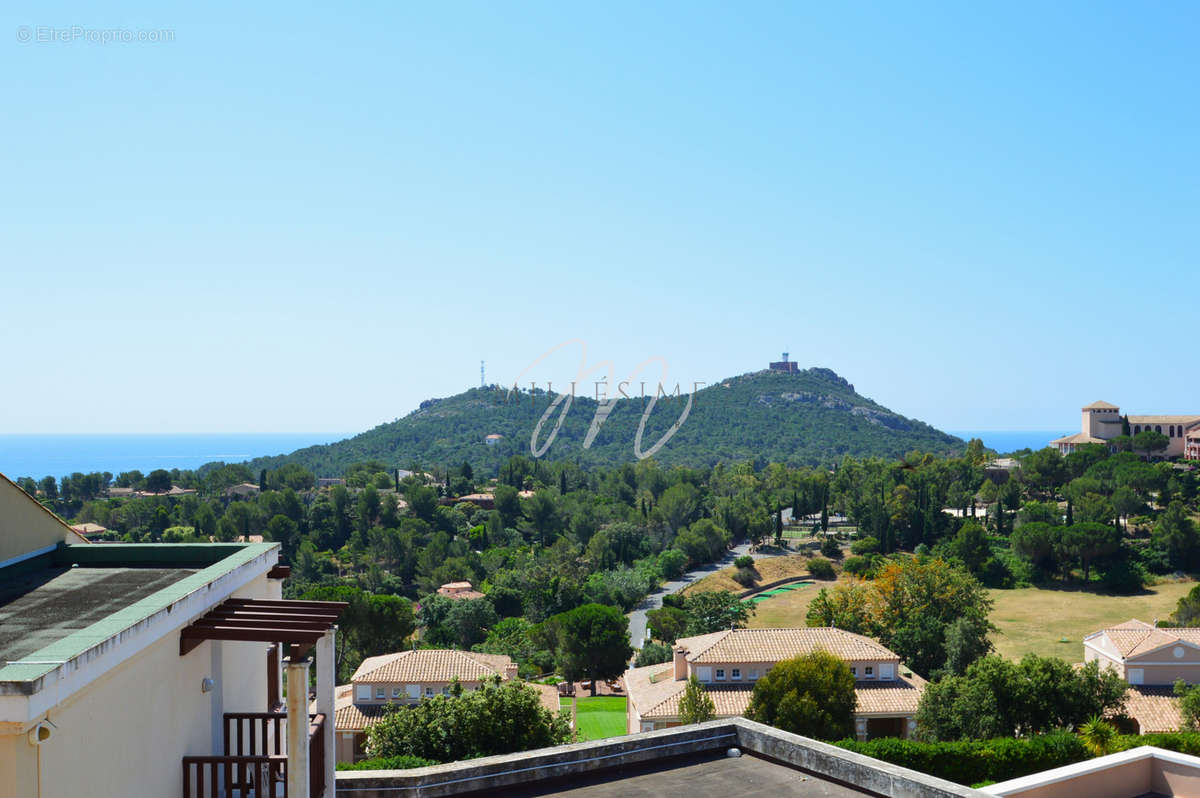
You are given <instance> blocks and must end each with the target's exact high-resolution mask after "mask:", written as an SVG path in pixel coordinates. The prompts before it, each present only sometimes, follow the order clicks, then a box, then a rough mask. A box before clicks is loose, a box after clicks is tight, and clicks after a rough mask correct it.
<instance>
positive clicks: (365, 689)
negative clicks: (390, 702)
mask: <svg viewBox="0 0 1200 798" xmlns="http://www.w3.org/2000/svg"><path fill="white" fill-rule="evenodd" d="M358 700H359V701H370V700H371V685H369V684H360V685H359V686H358Z"/></svg>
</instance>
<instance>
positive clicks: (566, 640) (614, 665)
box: [533, 604, 633, 695]
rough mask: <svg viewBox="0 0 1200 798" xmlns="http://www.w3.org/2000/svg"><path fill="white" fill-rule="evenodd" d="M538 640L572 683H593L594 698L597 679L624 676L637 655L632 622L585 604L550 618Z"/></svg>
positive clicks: (609, 610) (538, 632)
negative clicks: (632, 658) (630, 626)
mask: <svg viewBox="0 0 1200 798" xmlns="http://www.w3.org/2000/svg"><path fill="white" fill-rule="evenodd" d="M533 636H534V639H535V640H537V641H541V642H543V643H544V647H545V648H547V649H549V650H550V651H553V652H554V657H555V661H556V662H557V663H558V667H559V670H560V671H561V672H562V675H563V676H564V677H566V678H567V679H568V680H570V681H575V680H577V679H589V680H591V682H592V695H595V694H596V680H597V679H612V678H615V677H617V676H620V675H621V673H623V672H624V670H625V664H626V663H627V662H628V661H629V658H630V656H632V654H633V649H632V648H630V646H629V621H628V620H627V619H626V618H625V616H624V615H623V614H622V613H621V610H620V609H618V608H617V607H609V606H606V605H604V604H584V605H583V606H581V607H576V608H575V609H573V610H568V611H567V612H561V613H559V614H557V615H553V616H551V617H550V618H547V619H546V620H545V621H544V622H543V623H542V624H541V625H540V626H539V627H537V628H535V630H534V632H533Z"/></svg>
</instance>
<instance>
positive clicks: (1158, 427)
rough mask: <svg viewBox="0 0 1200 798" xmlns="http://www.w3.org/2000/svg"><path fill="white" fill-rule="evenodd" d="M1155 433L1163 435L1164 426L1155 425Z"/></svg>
mask: <svg viewBox="0 0 1200 798" xmlns="http://www.w3.org/2000/svg"><path fill="white" fill-rule="evenodd" d="M1154 431H1155V432H1159V433H1161V432H1162V424H1155V425H1154Z"/></svg>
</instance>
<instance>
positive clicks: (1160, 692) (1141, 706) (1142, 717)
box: [1125, 687, 1183, 734]
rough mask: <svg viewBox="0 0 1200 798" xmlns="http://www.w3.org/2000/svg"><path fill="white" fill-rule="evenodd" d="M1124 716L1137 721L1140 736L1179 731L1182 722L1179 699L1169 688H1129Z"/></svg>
mask: <svg viewBox="0 0 1200 798" xmlns="http://www.w3.org/2000/svg"><path fill="white" fill-rule="evenodd" d="M1125 714H1126V715H1128V716H1129V717H1131V718H1133V719H1134V720H1135V721H1137V723H1138V728H1139V730H1140V732H1141V733H1142V734H1153V733H1155V732H1172V731H1179V727H1180V724H1182V722H1183V720H1182V718H1181V716H1180V714H1179V699H1178V698H1176V697H1175V694H1174V692H1173V690H1172V688H1170V687H1130V688H1129V692H1127V693H1126V694H1125Z"/></svg>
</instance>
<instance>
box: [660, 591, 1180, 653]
mask: <svg viewBox="0 0 1200 798" xmlns="http://www.w3.org/2000/svg"><path fill="white" fill-rule="evenodd" d="M1197 589H1200V586H1198V587H1197ZM689 618H690V616H689V615H688V613H687V612H686V611H685V610H682V609H680V608H678V607H660V608H658V609H654V610H649V611H648V612H647V613H646V625H647V626H648V627H649V629H650V634H651V635H653V636H654V638H655V639H657V640H662V641H664V642H666V643H674V642H675V641H676V640H678V639H679V638H680V637H683V636H684V635H685V634H687V627H688V620H689Z"/></svg>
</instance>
